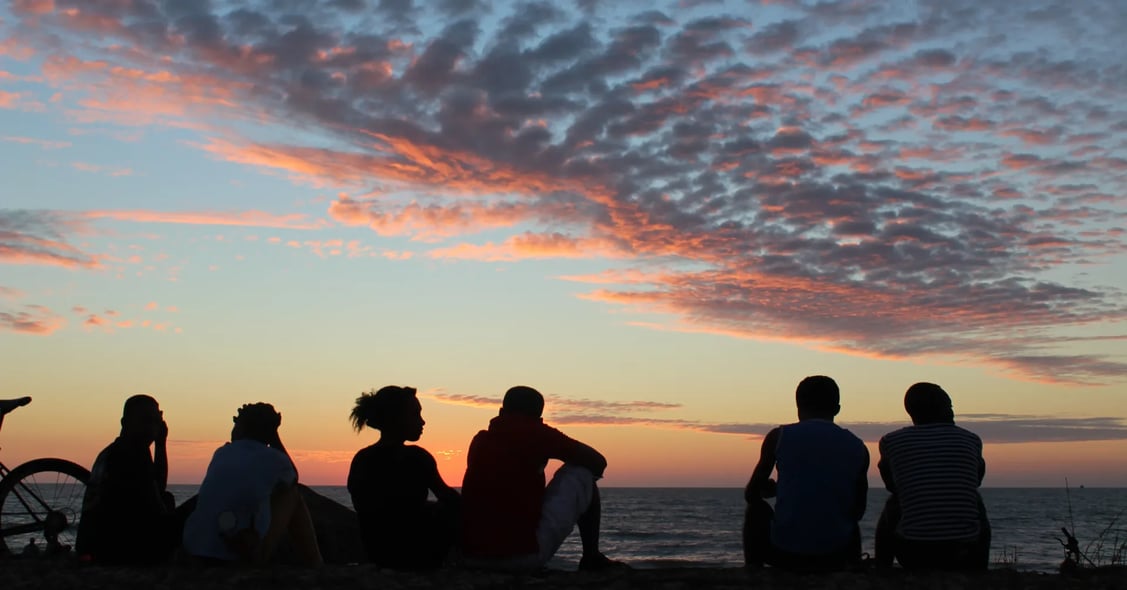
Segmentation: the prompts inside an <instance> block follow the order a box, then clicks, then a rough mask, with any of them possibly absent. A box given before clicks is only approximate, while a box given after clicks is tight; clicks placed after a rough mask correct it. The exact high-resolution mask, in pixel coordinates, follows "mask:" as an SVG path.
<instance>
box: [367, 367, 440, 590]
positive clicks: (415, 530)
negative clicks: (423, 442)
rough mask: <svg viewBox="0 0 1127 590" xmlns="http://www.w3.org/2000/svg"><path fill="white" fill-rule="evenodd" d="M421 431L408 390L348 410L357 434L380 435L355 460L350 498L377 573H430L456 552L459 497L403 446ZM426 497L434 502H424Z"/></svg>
mask: <svg viewBox="0 0 1127 590" xmlns="http://www.w3.org/2000/svg"><path fill="white" fill-rule="evenodd" d="M424 424H425V422H424V421H423V407H422V404H420V403H419V398H418V397H416V394H415V388H414V387H397V386H394V385H388V386H387V387H383V388H381V389H380V390H379V391H377V392H375V393H365V394H363V395H361V396H360V397H358V398H356V406H355V407H353V408H352V425H353V426H354V427H355V428H356V431H357V432H360V431H362V430H363V429H364V427H365V426H367V427H369V428H374V429H376V430H378V431H380V439H379V441H377V442H376V444H374V445H372V446H369V447H366V448H364V449H361V450H360V451H359V452H358V453H356V456H355V457H353V459H352V466H351V467H350V468H349V470H348V493H349V494H350V495H351V496H352V506H353V508H355V509H356V516H357V518H358V519H359V521H360V534H361V538H362V539H363V541H364V550H365V551H366V552H367V554H368V559H370V560H372V562H373V563H375V564H377V565H379V566H381V567H388V568H393V569H404V570H427V569H436V568H439V567H441V566H442V562H443V561H444V560H445V558H446V554H447V553H449V551H450V548H451V547H452V546H453V544H454V540H455V535H456V531H457V525H458V518H459V506H460V504H461V497H460V496H459V495H458V492H457V491H455V490H454V488H451V487H450V486H448V485H446V482H445V481H443V480H442V476H441V475H440V474H439V473H438V463H436V462H435V460H434V457H433V456H432V455H431V454H430V453H428V452H427V450H426V449H424V448H422V447H419V446H416V445H407V444H404V443H406V442H408V441H410V442H415V441H417V440H419V438H420V437H421V436H422V435H423V425H424ZM429 492H433V493H434V496H435V498H437V500H438V501H437V502H428V501H427V496H428V493H429Z"/></svg>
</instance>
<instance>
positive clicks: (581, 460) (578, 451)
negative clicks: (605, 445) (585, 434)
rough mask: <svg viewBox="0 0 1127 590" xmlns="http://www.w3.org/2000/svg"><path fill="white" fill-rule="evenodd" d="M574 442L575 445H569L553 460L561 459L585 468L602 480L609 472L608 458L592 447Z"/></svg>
mask: <svg viewBox="0 0 1127 590" xmlns="http://www.w3.org/2000/svg"><path fill="white" fill-rule="evenodd" d="M572 442H573V444H571V445H568V446H567V448H566V449H565V450H564V452H562V453H560V456H558V457H552V458H553V459H559V460H560V461H563V462H564V463H570V464H572V465H578V466H580V467H585V468H587V469H588V470H590V471H591V473H594V474H595V478H596V479H598V478H601V477H602V476H603V472H605V471H606V470H607V458H606V457H604V456H603V454H602V453H600V452H598V451H596V450H595V449H594V447H591V446H590V445H587V444H584V443H581V442H579V441H577V440H576V441H572Z"/></svg>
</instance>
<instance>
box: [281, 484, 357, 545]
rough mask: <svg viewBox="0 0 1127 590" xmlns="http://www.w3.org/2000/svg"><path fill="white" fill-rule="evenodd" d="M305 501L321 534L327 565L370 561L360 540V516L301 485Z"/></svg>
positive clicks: (318, 539) (319, 540) (316, 528)
mask: <svg viewBox="0 0 1127 590" xmlns="http://www.w3.org/2000/svg"><path fill="white" fill-rule="evenodd" d="M297 487H298V489H299V490H300V491H301V497H302V498H303V499H304V500H305V505H306V506H308V507H309V515H310V516H311V517H312V518H313V528H314V529H315V530H316V531H317V543H318V544H319V545H320V546H321V556H322V557H324V558H325V563H331V564H349V563H364V562H366V561H368V558H367V556H366V555H365V554H364V545H363V542H362V541H361V539H360V525H359V523H358V522H357V520H356V513H355V512H353V511H352V510H351V509H350V508H347V507H345V506H344V505H342V504H339V503H337V502H334V501H333V500H330V499H328V498H326V497H325V496H322V495H321V494H318V493H317V492H314V491H313V490H311V489H309V488H308V487H306V486H303V485H301V484H298V486H297Z"/></svg>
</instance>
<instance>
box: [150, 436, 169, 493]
mask: <svg viewBox="0 0 1127 590" xmlns="http://www.w3.org/2000/svg"><path fill="white" fill-rule="evenodd" d="M153 469H154V475H155V476H156V480H157V488H158V491H160V492H163V491H165V490H167V489H168V423H167V422H165V421H163V420H161V423H160V432H158V433H157V438H156V440H154V441H153Z"/></svg>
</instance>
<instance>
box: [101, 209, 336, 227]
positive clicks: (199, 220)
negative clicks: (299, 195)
mask: <svg viewBox="0 0 1127 590" xmlns="http://www.w3.org/2000/svg"><path fill="white" fill-rule="evenodd" d="M81 216H82V217H83V218H85V219H113V220H115V221H130V222H134V223H172V224H187V225H226V226H241V227H273V228H280V229H320V228H324V227H326V226H327V225H328V224H327V223H326V222H325V221H324V220H320V219H319V220H311V219H309V218H308V217H307V216H305V215H302V214H300V213H291V214H286V215H275V214H273V213H267V212H265V211H149V210H140V209H132V210H99V211H84V212H82V213H81Z"/></svg>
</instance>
